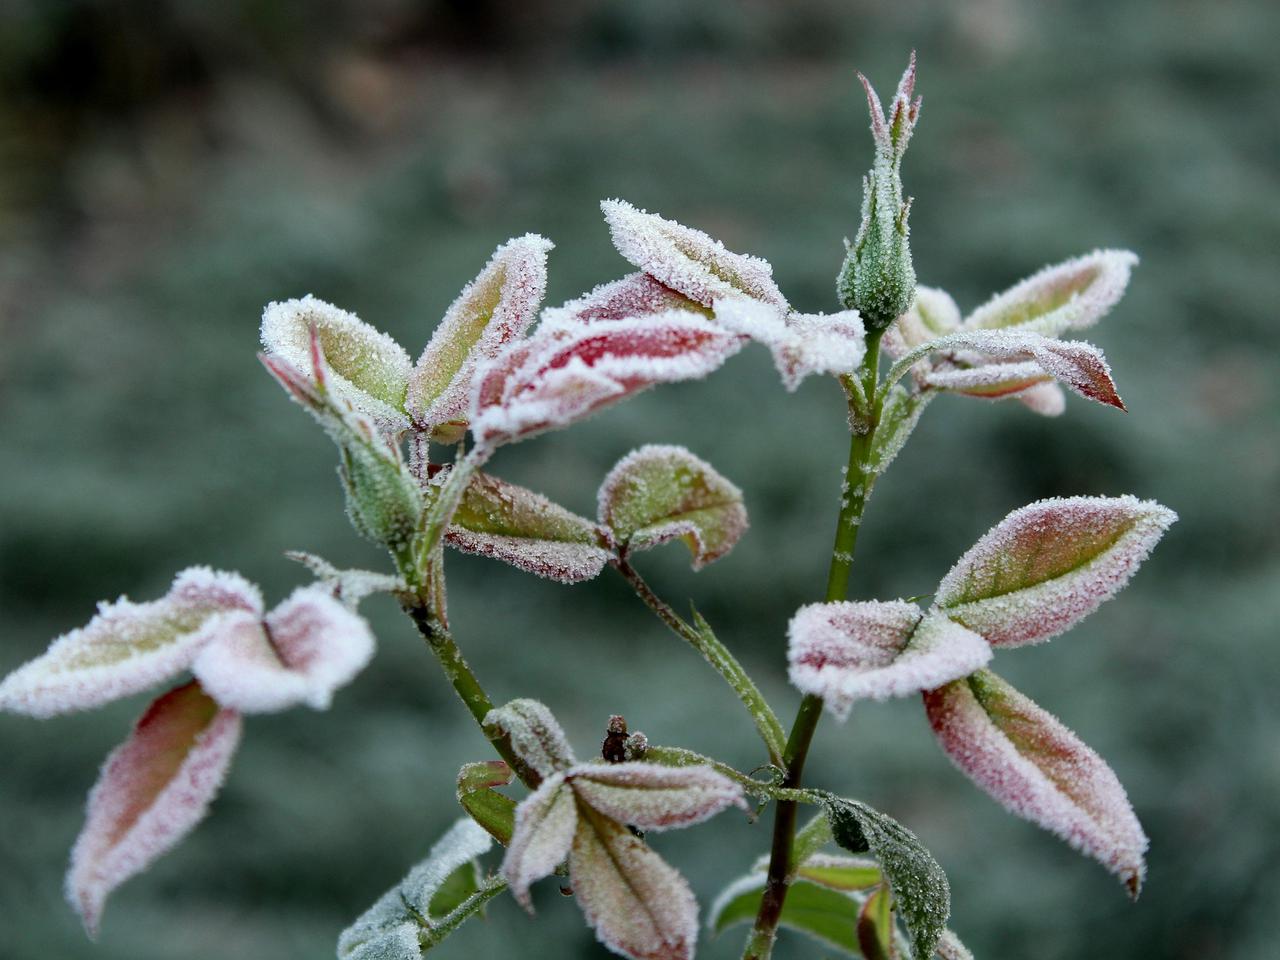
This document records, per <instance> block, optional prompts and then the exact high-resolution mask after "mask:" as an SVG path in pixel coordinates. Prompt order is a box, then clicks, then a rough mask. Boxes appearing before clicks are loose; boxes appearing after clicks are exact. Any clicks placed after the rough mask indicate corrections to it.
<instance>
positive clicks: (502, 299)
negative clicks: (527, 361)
mask: <svg viewBox="0 0 1280 960" xmlns="http://www.w3.org/2000/svg"><path fill="white" fill-rule="evenodd" d="M553 246H554V244H552V243H551V241H550V240H547V239H546V238H544V237H540V236H538V235H537V234H532V233H530V234H526V235H525V236H523V237H517V238H515V239H514V240H508V241H507V242H506V243H504V244H503V245H502V246H500V247H498V249H497V250H496V251H494V254H493V257H492V258H491V259H490V260H489V262H488V263H487V264H486V265H485V267H484V269H483V270H481V271H480V274H479V276H477V277H476V278H475V279H474V280H472V281H471V282H470V283H469V284H467V286H466V287H465V288H463V291H462V293H461V294H459V295H458V299H456V300H455V301H454V302H453V304H452V305H451V306H450V307H449V309H448V310H447V311H446V312H445V315H444V319H443V320H441V321H440V326H439V327H437V328H436V332H435V333H434V334H433V335H432V337H431V342H430V343H428V344H427V346H426V349H425V350H423V352H422V356H421V357H420V358H419V359H418V363H417V366H415V367H414V369H413V374H412V377H411V379H410V383H409V396H408V407H409V409H410V411H411V412H412V414H413V418H414V421H415V422H416V423H417V424H418V426H419V427H423V428H434V430H435V434H436V437H437V439H440V440H444V441H448V440H453V439H456V438H458V437H460V436H461V435H462V433H463V432H464V431H465V429H466V422H467V408H468V404H469V402H470V399H471V381H472V378H473V377H474V375H475V370H476V365H477V364H478V363H479V362H481V361H484V360H490V359H492V358H493V357H495V356H496V355H497V354H498V352H499V351H500V350H501V349H502V348H503V347H504V346H506V345H507V344H508V343H511V342H512V341H514V340H516V339H518V338H520V337H522V336H524V333H525V331H526V330H528V328H529V326H530V324H532V323H533V321H534V318H535V317H536V316H537V312H538V307H539V305H540V304H541V303H542V298H543V296H544V295H545V294H546V289H547V253H548V252H549V251H550V250H551V249H552V247H553Z"/></svg>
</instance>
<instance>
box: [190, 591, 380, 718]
mask: <svg viewBox="0 0 1280 960" xmlns="http://www.w3.org/2000/svg"><path fill="white" fill-rule="evenodd" d="M206 633H207V636H208V642H207V643H206V645H205V646H204V648H203V649H202V650H201V651H200V653H199V654H198V655H197V656H196V658H195V661H194V662H193V663H192V666H191V671H192V673H194V674H195V676H196V678H197V679H198V680H199V681H200V682H201V684H202V685H203V686H204V689H205V690H206V691H207V692H208V693H209V695H210V696H212V697H213V698H214V699H215V700H217V701H218V703H220V704H222V705H223V706H224V707H230V708H231V709H234V710H238V711H240V712H241V713H275V712H278V711H280V710H285V709H288V708H289V707H293V706H296V705H298V704H301V703H305V704H307V705H308V706H310V707H312V708H314V709H316V710H325V709H328V707H329V704H330V702H331V701H332V700H333V693H334V691H335V690H336V689H337V688H338V687H341V686H345V685H346V684H347V683H349V682H350V681H351V679H352V678H353V677H355V675H356V674H357V673H359V672H360V671H361V670H363V669H364V667H365V665H366V664H367V663H368V662H369V659H370V658H371V657H372V656H373V649H374V639H373V634H372V633H371V632H370V630H369V626H368V624H366V623H365V621H364V619H363V618H361V617H360V616H359V615H358V614H356V613H354V612H352V611H351V610H349V609H348V608H347V607H345V606H344V605H343V604H342V603H340V602H339V601H338V600H336V599H334V597H333V596H332V594H330V593H329V592H328V591H327V590H326V589H325V588H323V587H319V586H311V587H302V588H299V589H298V590H295V591H294V593H293V594H292V596H290V597H289V598H288V599H287V600H285V601H284V602H283V603H281V604H280V605H279V606H277V607H276V608H275V609H274V610H272V611H271V612H270V613H268V614H267V616H266V619H265V620H263V619H260V618H258V617H256V616H252V615H249V614H245V613H238V614H226V615H223V616H222V617H220V618H218V620H217V621H215V622H211V623H210V625H209V627H208V628H207V630H206Z"/></svg>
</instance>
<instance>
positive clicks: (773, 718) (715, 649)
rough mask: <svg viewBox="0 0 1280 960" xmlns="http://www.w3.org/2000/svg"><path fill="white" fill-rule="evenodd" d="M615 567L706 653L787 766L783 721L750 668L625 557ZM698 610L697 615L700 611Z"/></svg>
mask: <svg viewBox="0 0 1280 960" xmlns="http://www.w3.org/2000/svg"><path fill="white" fill-rule="evenodd" d="M613 567H614V569H615V570H617V571H618V573H620V574H622V576H623V578H624V579H625V580H626V581H627V583H629V584H631V587H632V589H633V590H635V592H636V596H638V597H639V598H640V599H641V600H642V601H643V602H644V605H645V606H646V607H648V608H649V609H650V610H652V611H653V612H654V613H655V614H656V615H657V616H658V619H659V620H661V621H662V622H663V623H665V624H666V625H667V627H668V628H669V629H670V630H671V632H672V633H674V634H676V635H677V636H678V637H680V638H681V639H683V640H684V641H685V642H687V643H688V644H689V645H690V646H691V647H693V649H695V650H697V651H698V652H699V653H700V654H702V657H703V659H704V660H706V661H707V663H709V664H711V666H712V667H714V668H715V669H716V671H717V672H718V673H719V674H720V676H722V677H723V678H724V680H725V682H726V683H728V684H729V686H730V687H732V688H733V692H734V693H736V694H737V695H738V699H739V700H741V701H742V704H743V706H745V707H746V708H747V712H748V713H750V714H751V720H752V722H753V723H755V726H756V730H757V731H758V732H759V734H760V739H762V740H763V741H764V744H765V747H767V748H768V750H769V761H770V762H771V763H773V764H774V765H776V766H778V767H779V768H781V767H782V766H783V762H782V753H783V742H784V740H785V734H784V733H783V730H782V723H781V722H780V721H779V720H778V717H777V715H776V714H775V713H774V712H773V708H772V707H770V706H769V704H768V702H767V701H766V700H765V698H764V696H763V695H762V694H761V693H760V689H759V688H758V687H757V686H756V685H755V682H754V681H752V679H751V677H750V676H748V674H747V671H746V670H744V669H743V668H742V664H740V663H739V662H738V660H737V658H736V657H734V655H733V654H732V653H730V652H729V650H728V648H727V647H725V645H724V644H723V643H721V642H720V640H719V638H717V637H716V635H715V634H714V633H713V632H712V631H711V627H710V626H708V625H707V622H706V621H705V620H703V619H702V617H700V616H698V617H697V623H696V624H690V623H686V622H685V621H684V620H683V619H682V618H681V617H680V615H679V614H677V613H676V612H675V611H674V610H673V609H671V605H670V604H668V603H667V602H666V601H665V600H663V599H662V598H661V597H659V596H658V595H657V594H656V593H654V592H653V588H652V587H650V586H649V584H648V583H646V582H645V580H644V578H643V577H642V576H640V573H639V571H637V570H636V569H635V567H633V566H631V564H630V563H629V562H628V561H627V558H626V557H625V556H620V557H618V559H617V560H614V561H613ZM694 613H695V616H697V611H695V612H694Z"/></svg>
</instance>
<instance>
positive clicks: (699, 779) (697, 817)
mask: <svg viewBox="0 0 1280 960" xmlns="http://www.w3.org/2000/svg"><path fill="white" fill-rule="evenodd" d="M567 777H568V780H569V783H570V785H571V786H572V787H573V790H574V792H575V793H576V794H577V795H578V799H579V800H581V801H582V802H583V803H585V804H587V805H588V806H590V807H592V808H594V809H596V810H598V811H600V812H601V813H603V814H604V815H605V816H607V817H610V818H611V819H613V820H617V821H618V822H619V823H628V824H631V825H632V826H636V827H639V828H640V829H642V830H670V829H673V828H676V827H687V826H690V825H692V824H695V823H701V822H702V821H703V820H706V819H709V818H710V817H713V816H715V815H716V814H717V813H719V812H720V811H721V810H724V809H725V808H727V807H731V806H737V807H741V808H742V809H744V810H745V809H746V802H745V801H744V800H743V798H742V788H741V787H740V786H738V784H736V783H734V782H733V781H732V780H730V779H729V778H728V777H726V776H724V774H721V773H717V772H716V771H715V770H713V769H712V768H711V767H709V766H695V767H662V766H658V765H656V764H652V763H644V762H629V763H609V764H603V763H597V764H579V765H578V766H576V767H573V768H572V769H570V770H569V772H568V774H567Z"/></svg>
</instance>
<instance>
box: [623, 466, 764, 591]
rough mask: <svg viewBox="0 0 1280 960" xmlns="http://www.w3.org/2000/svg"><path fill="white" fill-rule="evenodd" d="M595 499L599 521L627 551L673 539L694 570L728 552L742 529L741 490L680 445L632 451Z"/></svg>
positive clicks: (740, 534)
mask: <svg viewBox="0 0 1280 960" xmlns="http://www.w3.org/2000/svg"><path fill="white" fill-rule="evenodd" d="M598 503H599V517H600V522H601V523H602V524H604V525H605V526H607V527H609V528H610V529H612V531H613V535H614V537H615V538H616V539H617V540H618V541H619V542H620V543H621V544H623V545H624V546H625V547H626V548H627V549H628V550H647V549H649V548H650V547H655V546H657V545H659V544H662V543H666V542H667V541H668V540H675V539H677V538H678V539H680V540H683V541H684V543H685V545H686V546H687V547H688V548H689V552H690V554H692V557H693V568H694V569H695V570H697V569H700V568H701V567H703V566H705V565H706V564H708V563H710V562H711V561H713V560H718V559H719V558H720V557H722V556H724V555H725V554H726V553H728V552H729V551H730V550H731V549H733V546H734V544H736V543H737V542H738V540H739V539H740V538H741V537H742V534H743V533H745V532H746V529H747V511H746V508H745V507H744V506H743V505H742V491H741V490H739V489H738V488H737V487H736V486H734V485H733V484H732V483H730V482H729V481H728V480H727V479H725V478H724V477H723V476H722V475H721V474H720V473H718V472H717V471H716V470H715V468H714V467H712V466H711V465H710V464H709V463H707V462H706V461H705V460H701V459H699V458H698V457H695V456H694V455H693V454H692V453H690V452H689V451H688V450H686V449H685V448H684V447H674V446H659V445H656V444H650V445H648V446H644V447H641V448H640V449H638V450H634V451H632V452H631V453H629V454H628V455H627V456H625V457H623V458H622V459H621V460H619V461H618V463H617V464H615V465H614V467H613V469H612V470H610V471H609V474H608V476H606V477H605V478H604V482H603V483H602V484H601V485H600V493H599V496H598Z"/></svg>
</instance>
